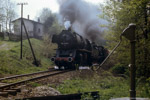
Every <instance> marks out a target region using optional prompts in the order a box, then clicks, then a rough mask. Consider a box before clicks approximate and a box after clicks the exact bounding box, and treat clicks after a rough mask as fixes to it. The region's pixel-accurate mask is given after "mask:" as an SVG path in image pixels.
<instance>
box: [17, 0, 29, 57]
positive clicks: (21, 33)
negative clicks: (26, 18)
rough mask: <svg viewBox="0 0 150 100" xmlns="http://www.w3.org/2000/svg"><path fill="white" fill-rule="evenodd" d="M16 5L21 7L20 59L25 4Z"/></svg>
mask: <svg viewBox="0 0 150 100" xmlns="http://www.w3.org/2000/svg"><path fill="white" fill-rule="evenodd" d="M17 5H21V36H20V41H21V44H20V59H22V44H23V43H22V29H23V28H22V25H23V23H22V22H23V5H27V3H18V4H17Z"/></svg>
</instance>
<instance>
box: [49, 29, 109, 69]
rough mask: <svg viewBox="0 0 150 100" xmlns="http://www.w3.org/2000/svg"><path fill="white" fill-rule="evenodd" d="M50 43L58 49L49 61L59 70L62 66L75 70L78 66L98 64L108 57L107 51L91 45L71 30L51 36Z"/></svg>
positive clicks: (101, 47) (93, 44)
mask: <svg viewBox="0 0 150 100" xmlns="http://www.w3.org/2000/svg"><path fill="white" fill-rule="evenodd" d="M52 43H56V44H57V45H58V49H57V50H56V55H55V56H54V57H52V58H51V60H52V61H53V62H54V63H55V64H56V65H57V66H58V67H59V68H61V67H62V66H63V67H64V68H65V69H75V68H76V67H78V66H91V65H93V64H95V63H97V64H100V63H101V62H102V61H103V60H104V59H105V58H106V56H107V55H108V50H107V49H105V48H104V47H103V46H97V45H96V44H95V43H94V42H93V43H91V42H90V41H89V40H88V39H85V38H83V37H82V36H81V35H79V34H77V33H76V32H72V31H71V29H68V30H62V32H61V33H60V34H58V35H53V37H52Z"/></svg>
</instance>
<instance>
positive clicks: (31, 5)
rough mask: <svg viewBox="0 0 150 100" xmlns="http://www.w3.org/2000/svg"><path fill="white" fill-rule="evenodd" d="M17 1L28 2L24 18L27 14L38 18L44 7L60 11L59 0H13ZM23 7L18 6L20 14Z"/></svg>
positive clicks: (95, 0)
mask: <svg viewBox="0 0 150 100" xmlns="http://www.w3.org/2000/svg"><path fill="white" fill-rule="evenodd" d="M12 1H13V2H15V4H16V5H17V3H22V2H23V3H24V2H25V3H28V4H27V5H25V6H24V13H23V14H24V15H23V17H24V18H27V15H30V19H32V20H33V19H34V20H35V19H36V18H37V17H38V15H39V13H40V11H41V10H42V8H50V9H51V11H52V12H58V11H59V5H58V3H57V0H12ZM86 1H87V2H89V3H93V4H95V5H98V4H99V3H102V2H103V1H104V0H86ZM20 9H21V7H20V6H19V5H18V6H17V8H16V10H17V11H16V12H17V13H18V16H20V15H21V14H20V13H21V10H20Z"/></svg>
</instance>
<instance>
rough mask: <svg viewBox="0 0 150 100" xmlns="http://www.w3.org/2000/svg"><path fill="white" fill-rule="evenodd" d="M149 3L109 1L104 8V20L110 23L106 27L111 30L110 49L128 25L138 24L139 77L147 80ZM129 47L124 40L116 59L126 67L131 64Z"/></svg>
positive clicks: (138, 0) (148, 66)
mask: <svg viewBox="0 0 150 100" xmlns="http://www.w3.org/2000/svg"><path fill="white" fill-rule="evenodd" d="M148 3H149V0H124V1H123V2H117V1H114V0H108V1H107V4H106V5H105V6H103V18H105V19H106V20H107V21H108V22H109V24H108V25H107V26H106V27H107V28H108V29H109V30H108V31H107V33H108V35H107V36H106V38H107V40H108V41H107V45H108V47H110V48H112V47H114V45H115V44H117V42H118V39H119V36H120V34H121V33H122V31H123V29H124V28H126V27H127V26H128V24H130V23H136V25H137V27H136V40H137V42H136V55H137V57H136V58H137V60H136V65H137V76H138V77H141V76H144V77H146V78H148V77H150V74H149V73H150V61H149V59H150V51H149V49H150V45H149V44H150V38H149V36H150V32H149V31H148V30H149V27H150V26H149V24H148V23H147V22H148V18H147V9H146V7H147V4H148ZM129 47H130V45H129V41H127V40H125V39H124V40H123V43H122V44H121V46H120V47H119V48H118V49H117V53H116V59H117V60H118V62H121V63H122V64H124V66H127V65H128V64H129V59H130V58H129V53H130V52H129ZM139 58H140V59H139Z"/></svg>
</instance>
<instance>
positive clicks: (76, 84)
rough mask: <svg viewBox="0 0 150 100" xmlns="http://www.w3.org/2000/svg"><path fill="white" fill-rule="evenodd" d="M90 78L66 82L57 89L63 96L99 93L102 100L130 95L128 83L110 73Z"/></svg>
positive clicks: (77, 78)
mask: <svg viewBox="0 0 150 100" xmlns="http://www.w3.org/2000/svg"><path fill="white" fill-rule="evenodd" d="M88 75H89V74H88ZM89 77H90V78H89ZM89 77H88V76H87V78H81V77H76V78H74V79H72V80H66V81H65V82H64V83H63V84H61V85H59V86H58V87H57V89H58V90H59V91H60V92H61V93H62V94H69V93H82V92H88V91H99V93H100V99H101V100H109V99H110V98H113V97H125V96H128V95H129V94H128V90H129V85H128V81H126V80H125V79H123V78H119V77H113V76H112V75H111V74H110V73H109V72H103V73H101V75H97V74H95V75H94V76H93V77H91V76H90V75H89ZM120 87H121V88H120Z"/></svg>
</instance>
